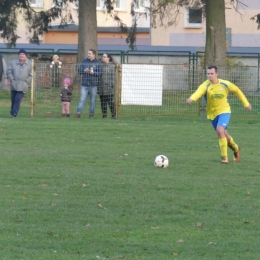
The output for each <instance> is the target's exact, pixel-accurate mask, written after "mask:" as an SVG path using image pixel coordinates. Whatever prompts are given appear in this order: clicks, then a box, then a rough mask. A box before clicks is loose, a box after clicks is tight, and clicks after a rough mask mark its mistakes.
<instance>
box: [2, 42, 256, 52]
mask: <svg viewBox="0 0 260 260" xmlns="http://www.w3.org/2000/svg"><path fill="white" fill-rule="evenodd" d="M19 49H26V50H27V51H31V52H41V53H43V52H46V53H50V52H51V53H55V52H59V51H62V50H66V52H67V53H69V52H70V51H71V52H72V53H75V52H77V50H78V45H77V44H39V45H37V44H32V43H18V44H16V47H13V48H7V47H6V44H4V43H0V53H7V52H9V53H18V51H19ZM98 50H99V51H102V50H105V51H130V49H129V46H128V45H127V44H124V45H109V44H108V45H102V44H99V45H98ZM136 50H137V51H144V52H145V51H160V52H163V51H164V52H171V51H175V52H191V53H196V52H198V51H203V49H202V50H201V48H200V50H199V49H198V47H196V46H191V47H182V46H148V45H138V46H136ZM227 52H235V53H248V54H250V53H251V54H252V53H256V54H259V53H260V48H258V47H230V48H228V49H227Z"/></svg>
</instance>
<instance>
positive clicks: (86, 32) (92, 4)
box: [77, 0, 97, 63]
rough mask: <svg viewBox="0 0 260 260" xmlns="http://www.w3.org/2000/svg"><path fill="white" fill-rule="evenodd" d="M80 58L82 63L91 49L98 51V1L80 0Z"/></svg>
mask: <svg viewBox="0 0 260 260" xmlns="http://www.w3.org/2000/svg"><path fill="white" fill-rule="evenodd" d="M78 35H79V36H78V56H77V61H78V63H80V62H81V61H82V60H83V59H85V58H86V57H87V53H88V50H89V49H94V50H96V51H97V12H96V0H79V30H78Z"/></svg>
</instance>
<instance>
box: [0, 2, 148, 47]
mask: <svg viewBox="0 0 260 260" xmlns="http://www.w3.org/2000/svg"><path fill="white" fill-rule="evenodd" d="M30 2H31V7H32V8H34V9H35V11H41V10H48V9H50V8H51V7H53V2H52V0H30ZM149 2H150V1H148V0H139V5H138V8H137V9H136V12H138V13H140V14H141V13H143V12H144V11H145V9H144V7H142V4H146V5H147V4H148V5H149ZM68 5H69V8H70V11H71V14H72V17H73V21H74V23H68V26H67V27H64V28H60V27H59V24H60V20H55V21H53V22H52V23H51V28H50V30H49V32H48V33H46V34H45V35H44V36H43V37H42V38H41V43H44V44H64V39H66V44H77V43H78V15H77V13H78V5H77V1H74V3H68ZM96 5H97V7H96V10H97V27H98V44H108V45H126V41H125V40H126V37H127V35H126V34H125V33H122V32H121V30H120V28H119V27H118V24H117V22H115V21H114V20H113V19H112V18H111V17H110V16H109V15H108V14H107V13H106V12H105V7H104V1H103V0H97V1H96ZM114 9H115V11H116V13H117V15H118V16H119V17H120V19H122V20H123V21H124V23H125V24H126V25H127V27H131V25H132V20H131V16H130V11H131V0H116V1H115V7H114ZM64 14H65V15H66V11H65V8H64ZM149 25H150V18H149V17H148V18H145V17H140V19H138V30H137V34H136V38H137V41H136V43H137V44H139V45H150V26H149ZM18 35H19V36H20V37H21V38H19V39H18V40H17V44H19V43H29V41H28V35H27V32H26V26H25V23H24V21H23V19H22V18H20V20H19V23H18ZM1 42H2V43H3V40H2V39H1V40H0V43H1Z"/></svg>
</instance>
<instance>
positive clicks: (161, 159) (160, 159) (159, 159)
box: [154, 154, 169, 168]
mask: <svg viewBox="0 0 260 260" xmlns="http://www.w3.org/2000/svg"><path fill="white" fill-rule="evenodd" d="M168 165H169V160H168V158H167V157H166V156H165V155H162V154H161V155H158V156H156V157H155V160H154V166H155V167H158V168H167V167H168Z"/></svg>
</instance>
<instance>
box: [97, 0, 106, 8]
mask: <svg viewBox="0 0 260 260" xmlns="http://www.w3.org/2000/svg"><path fill="white" fill-rule="evenodd" d="M104 9H105V6H104V0H97V10H104Z"/></svg>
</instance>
